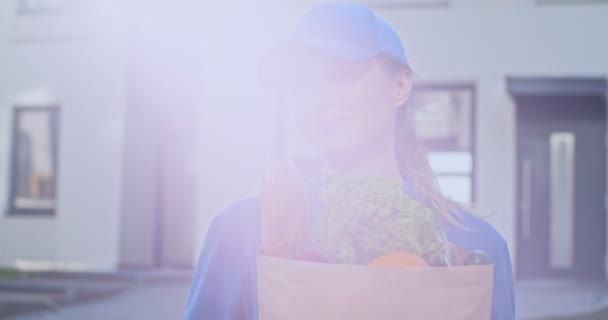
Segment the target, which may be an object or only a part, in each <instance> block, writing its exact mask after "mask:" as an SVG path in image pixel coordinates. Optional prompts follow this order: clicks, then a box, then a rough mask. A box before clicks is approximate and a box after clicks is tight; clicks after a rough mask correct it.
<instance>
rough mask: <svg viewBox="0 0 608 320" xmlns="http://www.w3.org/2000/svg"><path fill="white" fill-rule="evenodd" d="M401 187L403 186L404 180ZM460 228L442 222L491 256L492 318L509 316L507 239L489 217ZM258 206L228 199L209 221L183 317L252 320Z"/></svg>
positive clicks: (451, 236)
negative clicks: (221, 210)
mask: <svg viewBox="0 0 608 320" xmlns="http://www.w3.org/2000/svg"><path fill="white" fill-rule="evenodd" d="M406 192H408V190H407V186H406ZM462 219H463V221H462V223H463V224H464V225H465V226H467V227H468V228H467V229H463V228H461V227H458V226H454V225H450V224H445V225H444V226H443V230H444V232H445V235H446V237H447V238H448V240H449V241H450V242H453V243H454V244H456V245H458V246H460V247H461V248H463V249H465V250H467V251H471V250H482V251H484V252H485V253H487V254H488V255H489V256H490V258H492V261H493V262H494V289H493V304H492V320H513V319H515V299H514V289H513V274H512V269H511V261H510V257H509V251H508V249H507V244H506V242H505V240H504V239H503V238H502V236H501V235H500V234H499V233H498V232H497V231H496V229H494V227H492V226H491V225H490V224H489V223H487V222H485V221H483V220H482V219H481V218H479V217H476V216H473V215H471V214H468V213H462ZM259 239H260V208H259V200H258V198H256V197H252V198H248V199H243V200H240V201H238V202H235V203H233V204H231V205H230V206H229V207H227V208H226V209H225V210H224V211H223V212H222V213H221V214H219V215H218V216H217V217H216V218H215V219H214V220H213V222H212V224H211V226H210V227H209V231H208V232H207V237H206V240H205V243H204V246H203V249H202V251H201V254H200V257H199V261H198V265H197V268H196V271H195V274H194V278H193V282H192V289H191V292H190V298H189V301H188V307H187V310H186V319H187V320H257V319H258V316H257V315H258V310H257V307H258V305H257V284H256V279H257V276H256V269H257V259H256V256H257V253H258V244H259Z"/></svg>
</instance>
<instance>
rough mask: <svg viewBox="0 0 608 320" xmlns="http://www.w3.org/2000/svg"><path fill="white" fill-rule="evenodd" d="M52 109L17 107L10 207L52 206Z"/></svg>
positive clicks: (53, 191) (53, 156)
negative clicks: (19, 108) (12, 195)
mask: <svg viewBox="0 0 608 320" xmlns="http://www.w3.org/2000/svg"><path fill="white" fill-rule="evenodd" d="M52 113H53V112H52V111H49V110H34V111H23V110H22V111H18V114H17V115H18V116H17V123H16V126H17V128H16V129H17V130H16V134H15V137H14V139H16V141H15V150H14V151H15V153H16V154H15V168H14V170H15V182H14V187H15V190H14V195H15V199H14V202H13V204H14V207H15V208H17V209H52V208H53V207H54V200H55V178H56V177H55V163H54V162H55V158H56V155H55V152H56V143H57V142H56V141H55V139H56V136H57V135H56V132H54V131H55V130H56V125H55V123H54V122H53V120H54V117H53V116H52Z"/></svg>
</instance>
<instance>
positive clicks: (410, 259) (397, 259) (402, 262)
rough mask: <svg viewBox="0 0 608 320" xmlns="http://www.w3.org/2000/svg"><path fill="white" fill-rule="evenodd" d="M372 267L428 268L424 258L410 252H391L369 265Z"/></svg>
mask: <svg viewBox="0 0 608 320" xmlns="http://www.w3.org/2000/svg"><path fill="white" fill-rule="evenodd" d="M369 265H370V266H372V267H390V268H394V267H428V264H427V263H426V261H424V259H422V257H420V256H418V255H416V254H413V253H409V252H391V253H387V254H385V255H383V256H380V257H378V258H376V259H374V260H372V262H370V263H369Z"/></svg>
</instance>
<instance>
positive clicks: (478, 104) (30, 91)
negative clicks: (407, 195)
mask: <svg viewBox="0 0 608 320" xmlns="http://www.w3.org/2000/svg"><path fill="white" fill-rule="evenodd" d="M363 2H364V3H366V4H369V5H371V6H372V7H374V8H375V9H376V10H377V12H378V13H379V14H380V15H382V16H383V17H385V18H386V19H387V20H388V21H389V22H390V23H391V24H393V25H394V26H395V28H396V29H397V31H398V32H399V33H400V35H401V37H402V39H403V41H404V43H405V45H406V51H407V53H408V55H409V57H410V60H411V61H412V66H413V69H414V72H415V78H416V88H415V92H414V96H413V97H412V105H413V106H415V107H416V108H417V110H418V114H417V117H416V119H417V126H418V128H417V129H418V132H419V134H420V135H421V136H422V137H423V139H424V140H425V142H426V146H427V149H428V151H429V157H430V159H431V163H432V165H433V167H434V169H435V170H436V172H437V175H438V179H439V182H440V184H441V186H442V188H443V192H444V193H445V194H446V195H447V196H449V197H451V198H453V199H456V200H460V201H463V202H467V203H475V204H476V205H477V207H478V208H479V209H480V211H481V212H484V213H487V214H488V218H487V219H488V220H489V221H490V222H492V223H493V224H494V225H495V226H496V228H497V229H498V230H499V231H500V232H501V233H502V234H503V235H504V237H505V239H506V240H507V242H508V244H509V248H510V250H511V255H512V259H513V264H514V269H515V272H516V276H517V278H518V279H544V278H552V279H554V278H557V279H586V280H592V281H596V282H602V283H603V282H604V281H605V279H606V274H608V271H607V270H608V268H607V265H608V264H607V263H606V261H607V259H606V257H607V256H608V253H607V252H608V246H607V243H608V233H607V232H606V229H607V221H608V220H607V219H606V215H607V211H606V180H607V172H606V165H607V160H606V119H607V117H606V99H607V82H606V79H607V76H608V41H606V31H607V30H608V2H606V1H603V0H486V1H481V0H367V1H363ZM313 3H314V1H306V0H293V1H276V2H272V1H263V2H252V3H249V2H244V1H236V2H231V1H226V2H220V1H213V2H211V3H208V2H200V3H197V2H195V1H177V2H173V1H171V2H169V1H167V2H161V1H151V2H146V1H140V0H132V1H125V2H120V1H105V2H104V1H92V0H89V1H75V0H7V1H2V2H0V208H1V211H0V266H2V267H17V268H21V269H27V270H60V271H61V270H63V271H87V272H91V271H103V272H114V271H118V270H124V269H167V268H186V269H188V268H192V266H193V265H194V263H195V261H196V258H197V256H198V252H199V250H200V247H201V245H202V243H203V241H204V236H205V231H206V229H207V227H208V225H209V223H210V221H211V219H212V218H213V216H214V215H216V214H217V213H219V212H220V211H221V210H222V208H224V207H225V206H227V205H228V204H229V203H230V202H231V201H234V200H235V199H238V198H241V197H243V196H245V195H247V194H250V193H253V192H255V189H256V186H257V183H258V181H259V178H260V176H261V173H262V171H263V169H264V165H265V160H266V158H267V157H268V155H270V154H271V153H272V151H273V148H274V147H275V146H276V143H277V139H278V138H277V132H283V133H284V142H285V143H286V146H287V147H288V150H289V151H290V152H291V153H292V154H294V155H296V156H304V157H305V156H307V155H310V150H309V148H308V147H307V146H306V144H305V143H304V142H303V139H302V138H301V137H299V136H298V135H297V134H296V133H295V130H293V124H292V123H291V122H290V121H289V117H288V115H285V114H282V113H279V112H278V108H277V105H278V103H277V101H276V96H275V94H274V93H273V92H271V91H270V90H268V89H266V88H263V87H261V86H259V73H258V71H259V70H258V69H257V61H258V59H259V58H260V57H261V55H262V54H263V53H264V51H265V50H266V49H267V48H268V47H269V46H270V45H271V44H272V43H273V42H274V41H276V40H277V39H280V38H281V36H282V35H283V34H284V32H285V31H286V30H287V28H288V27H289V26H291V25H292V24H293V23H294V21H295V19H296V18H297V17H299V16H300V15H301V14H302V13H303V12H304V10H305V9H306V8H307V7H309V6H310V5H311V4H313Z"/></svg>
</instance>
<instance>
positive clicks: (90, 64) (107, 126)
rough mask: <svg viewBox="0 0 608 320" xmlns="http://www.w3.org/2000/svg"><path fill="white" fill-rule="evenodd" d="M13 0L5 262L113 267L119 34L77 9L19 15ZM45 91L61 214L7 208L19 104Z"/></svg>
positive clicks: (4, 125) (0, 178) (0, 179)
mask: <svg viewBox="0 0 608 320" xmlns="http://www.w3.org/2000/svg"><path fill="white" fill-rule="evenodd" d="M16 3H17V2H16V1H3V2H2V3H1V4H0V14H2V17H1V18H0V21H2V22H1V23H2V26H1V27H0V30H2V31H0V53H1V55H2V56H1V59H0V69H1V70H2V78H1V81H0V119H1V121H0V137H1V138H0V154H1V155H2V156H1V157H0V208H1V211H0V212H1V213H0V264H2V265H12V264H14V263H15V262H16V261H18V260H30V261H46V262H58V263H62V264H69V265H72V266H74V267H84V268H87V269H100V270H103V269H111V268H113V267H114V265H115V264H116V262H117V261H116V260H117V250H118V230H119V226H118V223H119V219H118V218H119V205H120V202H119V200H120V191H121V185H120V182H121V180H120V174H121V165H122V157H121V154H122V132H123V124H122V121H123V111H124V103H125V90H126V85H125V77H124V70H125V69H124V62H123V57H122V55H121V52H122V51H121V50H120V47H119V45H118V44H119V43H120V42H119V41H117V40H119V39H117V37H116V36H115V35H110V34H107V35H109V36H105V35H102V33H100V32H98V31H100V30H95V29H94V27H95V25H94V24H92V23H91V24H90V25H87V27H88V28H90V29H88V30H86V31H90V32H91V33H87V32H83V31H84V29H83V28H84V26H85V25H83V24H82V23H78V24H74V22H73V21H72V20H70V19H71V18H65V19H64V18H63V17H53V18H52V19H53V21H51V22H48V23H46V22H45V21H46V19H45V18H43V17H39V19H41V20H35V19H37V18H36V17H31V19H29V20H28V21H25V20H17V15H16V7H15V6H16ZM81 18H85V20H86V17H84V16H81V17H79V18H78V19H81ZM91 21H96V20H94V19H92V20H91ZM80 22H82V20H81V21H80ZM89 22H90V21H89ZM70 30H76V32H75V33H70V32H69V31H70ZM55 31H56V32H55ZM83 36H84V37H83ZM89 36H90V37H89ZM41 92H42V93H44V95H47V96H51V97H52V99H54V100H55V101H57V102H58V103H59V105H60V126H59V134H60V136H59V155H58V158H59V167H58V172H59V173H58V185H57V188H58V195H57V208H56V214H55V216H53V217H24V216H9V215H7V214H6V213H7V212H6V211H7V208H8V203H7V201H8V199H7V198H8V197H7V196H8V193H9V192H8V191H9V184H10V179H9V176H10V175H9V170H10V141H11V140H10V139H11V130H12V123H11V114H12V113H11V112H12V108H13V103H15V99H19V97H22V98H23V97H25V98H24V99H29V98H28V97H30V98H31V97H34V96H36V95H40V94H41Z"/></svg>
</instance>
